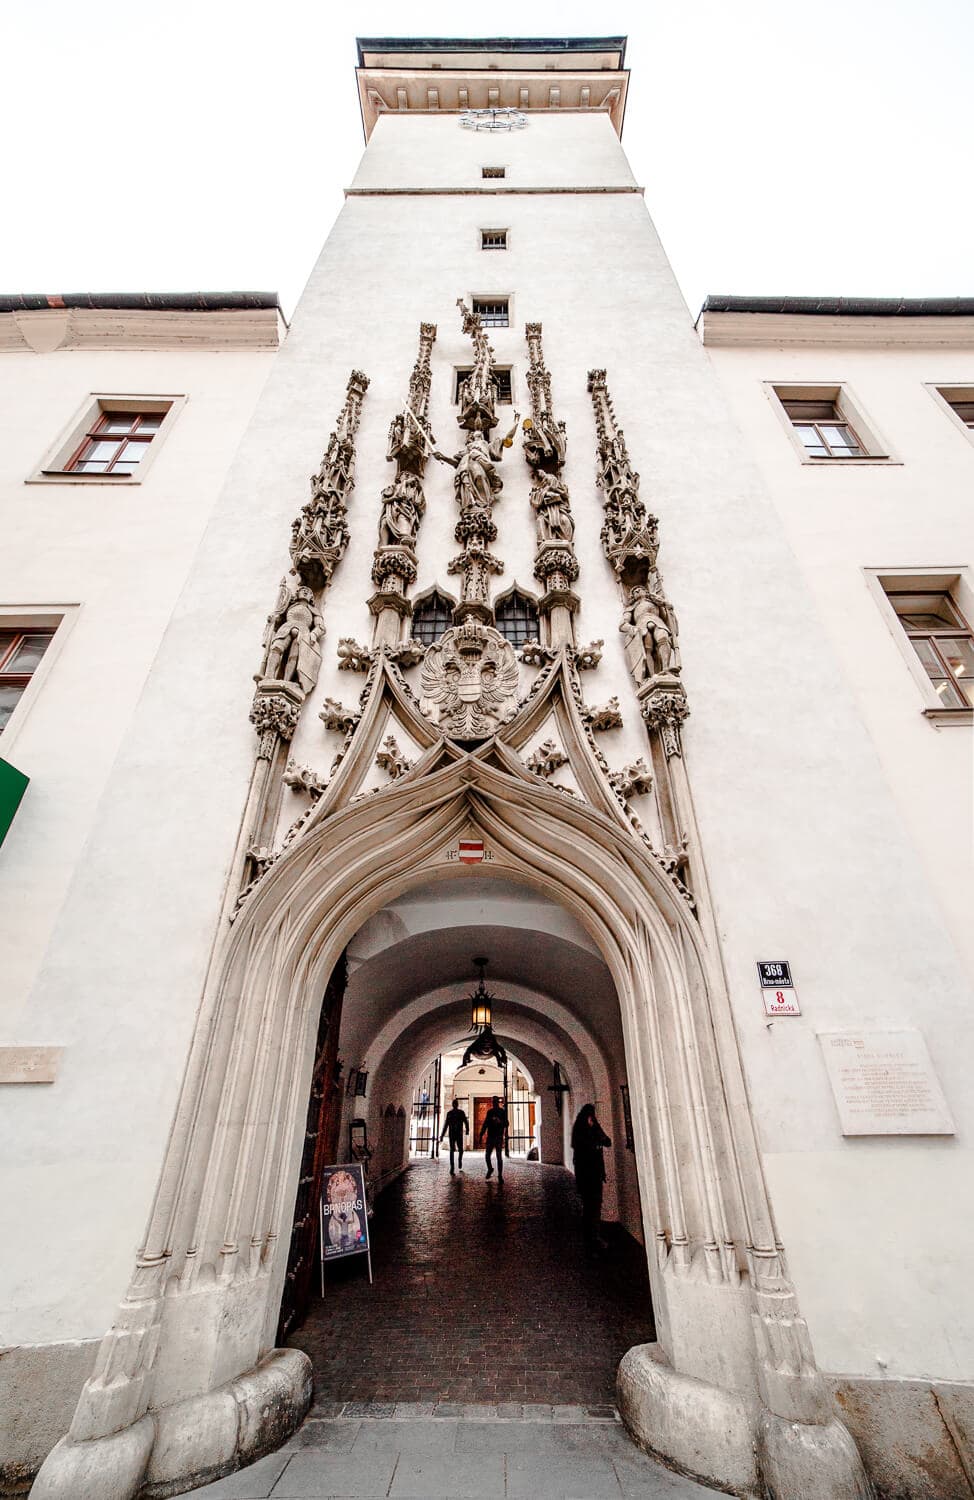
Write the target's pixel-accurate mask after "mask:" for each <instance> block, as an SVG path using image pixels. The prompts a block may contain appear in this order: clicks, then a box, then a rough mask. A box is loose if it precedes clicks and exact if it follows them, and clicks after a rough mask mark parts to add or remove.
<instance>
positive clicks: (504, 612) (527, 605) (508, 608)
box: [495, 589, 538, 650]
mask: <svg viewBox="0 0 974 1500" xmlns="http://www.w3.org/2000/svg"><path fill="white" fill-rule="evenodd" d="M495 618H496V620H497V629H498V630H499V631H500V633H501V635H502V636H504V638H505V640H508V641H510V643H511V645H512V646H513V647H514V649H515V650H519V649H520V647H521V646H523V645H524V642H525V641H536V640H537V639H538V611H537V609H536V607H535V605H534V604H533V603H532V602H531V600H530V599H529V598H528V597H527V595H526V594H522V593H521V591H520V589H515V590H514V592H513V593H512V594H508V596H507V598H506V599H502V600H501V601H500V603H499V604H498V606H497V610H496V612H495Z"/></svg>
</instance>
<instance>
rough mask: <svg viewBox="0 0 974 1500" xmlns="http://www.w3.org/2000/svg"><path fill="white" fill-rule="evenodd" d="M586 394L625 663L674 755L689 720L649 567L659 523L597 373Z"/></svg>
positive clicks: (660, 590) (652, 725) (671, 631)
mask: <svg viewBox="0 0 974 1500" xmlns="http://www.w3.org/2000/svg"><path fill="white" fill-rule="evenodd" d="M588 388H589V392H590V394H591V397H592V405H593V407H594V409H595V430H596V435H597V438H598V448H597V455H596V457H597V468H596V483H597V484H598V486H599V488H600V490H601V491H602V497H603V507H604V520H603V525H602V533H601V535H602V548H603V551H604V552H605V555H606V557H607V558H608V560H609V562H610V563H611V564H612V568H613V571H614V573H615V575H616V577H617V578H618V580H619V583H620V586H621V588H622V591H623V597H624V601H625V608H624V609H623V613H622V619H621V620H620V622H619V630H620V632H621V634H622V636H623V638H624V642H625V653H626V663H627V665H628V667H629V671H630V674H631V676H632V680H633V682H634V684H635V687H636V692H637V695H638V697H639V701H640V711H641V713H642V716H643V719H644V721H645V723H646V727H647V729H648V730H649V731H650V733H651V734H655V735H658V736H659V737H660V741H661V743H662V745H663V748H664V751H665V754H666V757H667V758H668V759H669V758H670V757H672V756H674V755H679V754H680V725H681V724H682V723H683V722H684V720H685V719H686V718H687V716H688V715H689V712H690V709H689V706H688V704H687V698H686V691H685V689H684V687H683V683H682V682H681V680H680V668H681V663H680V651H679V645H678V639H677V638H678V627H677V620H676V613H675V611H674V609H673V606H672V605H671V604H670V602H669V599H668V598H667V596H666V591H665V589H664V587H663V580H662V578H661V576H660V573H659V569H658V568H657V565H656V558H657V554H658V552H659V522H658V520H657V518H656V517H655V516H654V515H653V514H652V513H651V512H650V511H649V510H647V508H646V504H645V502H644V501H643V499H642V497H641V496H640V493H639V475H638V474H637V473H636V471H635V469H634V468H633V467H632V464H631V462H630V459H629V450H628V448H627V447H626V439H625V434H624V433H623V431H622V428H621V427H620V426H619V424H618V422H617V420H616V415H615V409H614V407H613V405H612V397H611V396H610V394H609V388H608V384H607V382H606V375H605V371H604V370H590V371H589V376H588Z"/></svg>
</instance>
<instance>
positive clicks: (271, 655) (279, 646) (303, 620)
mask: <svg viewBox="0 0 974 1500" xmlns="http://www.w3.org/2000/svg"><path fill="white" fill-rule="evenodd" d="M282 594H283V596H284V598H283V599H282V601H279V603H278V607H277V608H276V609H275V611H274V613H273V614H272V615H271V616H270V617H269V618H268V636H269V639H268V640H267V651H266V652H265V655H264V662H263V666H262V668H261V671H260V673H259V674H258V678H257V680H258V681H260V680H261V679H268V678H270V679H274V680H276V681H278V682H296V683H298V684H299V686H300V687H301V688H302V689H303V691H304V692H305V693H310V692H311V689H312V688H313V687H314V685H315V683H316V682H317V681H318V672H319V669H320V667H321V650H320V647H319V642H320V640H321V638H322V636H323V635H324V628H325V627H324V620H323V619H322V617H321V613H320V611H319V610H318V609H317V607H316V605H315V596H314V594H313V593H312V591H311V589H309V588H308V587H307V586H306V585H304V584H301V585H300V586H299V587H298V588H296V589H295V591H294V593H293V594H290V593H288V591H287V589H286V588H284V589H283V590H282ZM271 632H273V634H272V633H271Z"/></svg>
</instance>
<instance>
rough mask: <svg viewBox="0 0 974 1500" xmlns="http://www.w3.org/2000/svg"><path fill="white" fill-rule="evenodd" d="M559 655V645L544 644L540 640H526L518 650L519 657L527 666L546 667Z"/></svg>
mask: <svg viewBox="0 0 974 1500" xmlns="http://www.w3.org/2000/svg"><path fill="white" fill-rule="evenodd" d="M557 655H558V648H557V646H542V644H541V642H540V641H525V642H524V645H523V646H522V647H521V649H520V651H519V652H518V659H519V660H520V661H523V663H524V665H525V666H526V667H546V666H547V665H548V663H549V662H550V661H554V659H555V657H556V656H557Z"/></svg>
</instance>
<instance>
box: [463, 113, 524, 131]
mask: <svg viewBox="0 0 974 1500" xmlns="http://www.w3.org/2000/svg"><path fill="white" fill-rule="evenodd" d="M527 123H528V117H527V115H524V114H522V113H521V111H520V110H519V109H465V110H464V111H463V113H462V114H461V116H460V124H461V125H462V126H463V127H464V129H465V130H523V129H524V127H525V125H526V124H527Z"/></svg>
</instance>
